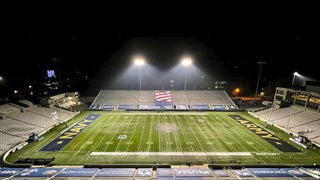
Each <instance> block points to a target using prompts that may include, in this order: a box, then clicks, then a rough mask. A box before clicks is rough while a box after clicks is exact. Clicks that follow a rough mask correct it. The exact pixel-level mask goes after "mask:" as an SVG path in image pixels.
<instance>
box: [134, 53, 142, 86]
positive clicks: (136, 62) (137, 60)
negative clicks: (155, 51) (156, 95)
mask: <svg viewBox="0 0 320 180" xmlns="http://www.w3.org/2000/svg"><path fill="white" fill-rule="evenodd" d="M134 64H135V65H137V66H138V68H139V90H141V66H143V64H144V59H143V58H142V57H137V58H135V60H134Z"/></svg>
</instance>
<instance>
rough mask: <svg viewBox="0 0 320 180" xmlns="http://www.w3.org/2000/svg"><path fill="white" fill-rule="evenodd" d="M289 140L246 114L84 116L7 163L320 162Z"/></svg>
mask: <svg viewBox="0 0 320 180" xmlns="http://www.w3.org/2000/svg"><path fill="white" fill-rule="evenodd" d="M92 117H93V118H92ZM289 137H290V136H289V135H288V134H286V133H284V132H282V131H280V130H279V129H277V128H275V127H273V126H270V125H269V126H266V125H265V124H263V123H262V122H261V121H259V120H257V119H255V118H253V117H252V116H250V115H248V114H247V113H246V112H160V113H156V112H125V111H124V112H103V111H83V112H81V113H80V114H79V115H78V116H76V117H75V118H73V119H72V120H71V121H70V122H68V123H65V124H61V125H59V126H56V127H55V128H53V129H51V130H50V131H49V132H48V133H46V134H45V135H43V138H42V139H41V140H40V141H36V142H32V143H29V144H28V145H27V146H25V147H24V148H23V149H21V150H18V151H15V152H14V153H11V154H10V155H9V157H8V158H7V159H6V160H7V161H8V162H9V163H13V162H16V161H18V160H19V159H26V158H52V157H55V160H54V162H53V164H56V165H85V164H153V163H159V164H185V163H186V161H192V163H193V164H210V163H215V164H291V165H302V164H314V163H317V164H319V163H320V152H319V149H314V148H308V149H304V148H302V147H300V146H298V145H296V144H295V143H293V142H291V141H290V140H289ZM44 149H46V150H44Z"/></svg>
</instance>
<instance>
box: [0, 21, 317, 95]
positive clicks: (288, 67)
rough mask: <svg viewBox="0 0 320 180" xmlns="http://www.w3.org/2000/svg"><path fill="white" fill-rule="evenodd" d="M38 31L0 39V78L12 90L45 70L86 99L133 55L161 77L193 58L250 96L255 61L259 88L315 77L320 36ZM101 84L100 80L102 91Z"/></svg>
mask: <svg viewBox="0 0 320 180" xmlns="http://www.w3.org/2000/svg"><path fill="white" fill-rule="evenodd" d="M243 25H244V26H245V25H246V24H243ZM303 25H305V24H303ZM27 27H29V28H27ZM36 27H37V26H33V24H29V26H25V27H24V28H15V29H14V30H13V31H10V32H7V34H3V36H5V40H7V41H5V42H6V47H5V54H6V56H5V57H6V58H5V59H4V60H3V61H2V65H1V67H0V73H1V74H0V76H2V77H4V79H5V80H7V84H8V85H9V86H10V88H11V86H18V85H20V84H21V82H24V83H33V84H34V83H35V82H36V83H37V84H38V85H39V83H41V82H43V81H47V80H48V79H46V78H45V76H46V70H48V69H54V70H55V73H56V75H57V76H59V74H60V77H61V79H58V78H57V79H58V80H59V81H62V83H63V84H64V86H65V87H64V88H63V90H64V91H80V92H81V93H84V94H92V92H96V91H97V89H99V88H100V89H108V88H112V89H115V88H117V87H116V86H115V84H114V83H111V82H112V81H113V80H114V79H113V78H117V77H119V76H120V75H121V73H123V72H124V71H125V70H126V68H128V67H129V66H130V65H131V63H132V56H133V55H135V54H144V55H145V56H146V61H147V63H148V64H149V65H151V66H153V67H154V68H156V69H158V70H161V71H165V70H167V71H168V70H169V69H171V68H173V67H174V66H176V65H177V64H179V61H180V60H179V58H180V57H181V56H183V55H184V54H191V55H192V56H193V57H195V59H194V64H195V65H196V67H197V68H199V69H200V70H201V71H202V73H203V74H205V75H206V76H207V77H210V78H211V79H215V80H217V81H226V82H232V83H231V84H230V86H231V87H230V88H234V87H236V86H240V85H242V84H243V83H245V84H246V85H245V86H247V87H248V88H250V90H248V91H247V92H246V93H247V94H252V92H253V91H254V90H255V87H256V84H257V77H258V71H259V65H258V64H257V63H258V62H261V61H262V62H266V64H264V65H263V66H262V71H261V79H260V86H261V87H260V86H259V89H260V88H266V87H267V86H270V85H271V84H274V85H282V86H287V87H289V86H290V84H291V81H292V78H293V72H296V71H297V72H299V73H300V74H302V75H304V76H305V77H309V78H311V79H313V80H319V77H320V73H319V72H320V71H319V70H318V67H317V66H316V65H315V63H316V61H315V59H316V58H317V56H318V55H317V49H318V46H317V44H318V41H317V40H318V36H319V35H318V32H316V29H312V26H311V27H310V26H306V25H305V26H299V28H293V27H298V26H297V25H292V26H287V27H283V26H278V27H277V28H276V27H274V26H272V27H265V28H263V29H262V28H261V29H259V28H252V26H249V27H239V28H237V29H235V28H234V26H227V27H224V28H220V29H219V28H211V27H209V25H205V26H203V25H200V24H199V26H198V27H195V26H193V27H191V28H189V29H188V28H187V29H183V28H181V27H178V25H176V26H171V28H163V27H162V28H161V26H160V25H154V24H152V25H150V26H146V25H144V26H142V27H137V28H135V29H127V27H126V26H124V25H123V26H119V27H115V28H109V27H104V28H103V27H100V26H93V27H92V28H89V27H88V28H78V26H74V27H72V28H64V29H62V28H59V27H55V26H50V28H49V27H47V26H44V27H42V28H36ZM146 27H149V29H148V28H146ZM99 80H100V81H101V82H103V83H100V86H99ZM297 82H298V80H297ZM211 83H212V82H211ZM161 87H162V86H161V85H160V86H159V85H157V86H155V87H154V88H157V89H159V88H161ZM12 88H16V87H12ZM118 88H123V86H119V87H118ZM126 88H127V89H128V87H126ZM131 88H137V87H136V85H135V87H133V86H131ZM145 88H148V89H152V86H150V87H146V86H145ZM177 88H179V89H181V88H183V87H181V86H179V87H177ZM189 88H190V87H189ZM191 88H192V87H191ZM129 89H130V88H129ZM11 90H12V89H11Z"/></svg>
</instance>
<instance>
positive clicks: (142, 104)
mask: <svg viewBox="0 0 320 180" xmlns="http://www.w3.org/2000/svg"><path fill="white" fill-rule="evenodd" d="M154 97H155V91H141V92H140V95H139V99H138V108H139V109H154V108H155V104H154V101H155V100H154Z"/></svg>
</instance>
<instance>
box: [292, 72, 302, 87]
mask: <svg viewBox="0 0 320 180" xmlns="http://www.w3.org/2000/svg"><path fill="white" fill-rule="evenodd" d="M299 75H300V74H299V73H298V72H294V73H293V78H292V83H291V87H293V85H294V80H295V79H296V76H299Z"/></svg>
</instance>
